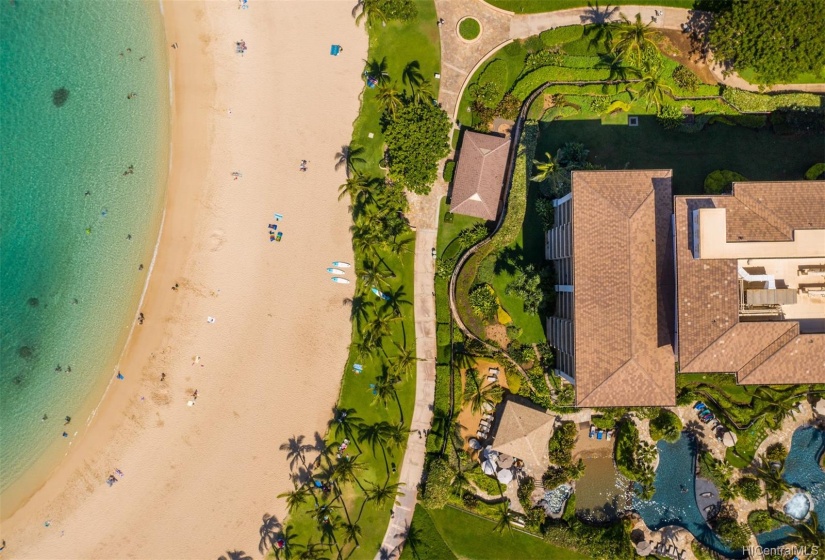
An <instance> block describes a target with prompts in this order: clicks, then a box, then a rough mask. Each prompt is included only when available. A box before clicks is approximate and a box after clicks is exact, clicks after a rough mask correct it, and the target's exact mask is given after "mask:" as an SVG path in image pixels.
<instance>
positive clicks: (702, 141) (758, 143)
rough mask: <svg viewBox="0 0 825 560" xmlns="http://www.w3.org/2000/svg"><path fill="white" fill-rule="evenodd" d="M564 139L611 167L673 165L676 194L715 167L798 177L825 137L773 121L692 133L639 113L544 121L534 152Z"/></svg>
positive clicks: (763, 176)
mask: <svg viewBox="0 0 825 560" xmlns="http://www.w3.org/2000/svg"><path fill="white" fill-rule="evenodd" d="M565 142H582V143H583V144H584V145H585V146H586V147H587V148H588V149H589V150H590V160H591V161H592V162H594V163H598V164H601V165H604V166H606V167H607V168H608V169H625V168H628V169H673V188H674V190H675V192H676V193H677V194H699V193H701V192H702V185H703V182H704V180H705V177H706V176H707V174H708V173H710V172H711V171H714V170H716V169H730V170H732V171H736V172H738V173H741V174H742V175H744V176H745V177H747V178H748V179H751V180H754V181H780V180H800V179H802V178H803V176H804V174H805V171H806V170H807V169H808V167H810V166H811V165H812V164H813V163H815V162H816V161H818V160H819V159H822V146H823V137H822V136H821V135H805V134H798V135H793V136H788V135H782V136H779V135H776V134H774V133H773V132H772V131H771V130H770V128H769V127H765V128H762V129H759V130H752V129H749V128H744V127H740V126H730V125H725V124H718V123H717V124H711V125H708V126H706V127H705V129H704V130H702V131H701V132H697V133H693V134H688V133H684V132H681V131H679V130H665V129H663V128H662V127H661V126H660V125H659V124H658V122H657V121H656V118H655V117H649V116H640V117H639V126H638V127H629V126H603V125H602V124H601V123H600V122H599V121H595V120H577V121H555V122H552V123H544V122H543V123H541V136H540V137H539V145H538V147H537V149H536V152H537V153H544V152H550V153H551V154H555V153H556V150H558V148H559V147H560V146H561V145H562V144H564V143H565Z"/></svg>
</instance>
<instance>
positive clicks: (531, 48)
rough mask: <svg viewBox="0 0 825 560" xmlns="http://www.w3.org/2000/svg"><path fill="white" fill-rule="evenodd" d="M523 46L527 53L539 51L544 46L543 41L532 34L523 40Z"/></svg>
mask: <svg viewBox="0 0 825 560" xmlns="http://www.w3.org/2000/svg"><path fill="white" fill-rule="evenodd" d="M524 48H525V50H526V51H527V52H528V53H535V52H539V51H540V50H541V49H543V48H544V42H543V41H542V40H541V37H539V36H538V35H533V36H532V37H528V38H527V39H525V40H524Z"/></svg>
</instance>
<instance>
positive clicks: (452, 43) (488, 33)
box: [435, 0, 825, 120]
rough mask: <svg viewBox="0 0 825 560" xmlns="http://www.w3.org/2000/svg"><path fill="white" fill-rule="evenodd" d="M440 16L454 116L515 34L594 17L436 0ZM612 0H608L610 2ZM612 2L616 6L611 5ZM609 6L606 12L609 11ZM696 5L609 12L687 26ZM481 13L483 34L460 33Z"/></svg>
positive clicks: (584, 11)
mask: <svg viewBox="0 0 825 560" xmlns="http://www.w3.org/2000/svg"><path fill="white" fill-rule="evenodd" d="M435 6H436V11H437V12H438V17H439V18H442V19H444V24H443V25H442V26H441V89H440V92H439V96H438V98H439V101H440V102H441V105H442V107H443V108H444V110H445V111H447V114H448V115H450V116H451V117H452V118H453V119H454V120H455V119H456V118H457V116H458V115H457V114H456V111H457V110H458V104H459V101H460V100H461V93H462V92H463V91H464V88H465V87H466V86H467V82H468V81H469V79H470V78H471V77H472V75H473V73H474V72H475V71H476V70H477V69H478V68H479V67H480V66H481V65H482V64H484V62H486V61H487V60H488V59H489V58H491V57H492V56H494V55H495V53H496V51H498V50H499V49H500V48H501V47H503V46H504V45H506V44H507V43H510V42H512V41H514V40H516V39H524V38H526V37H530V36H531V35H537V34H539V33H541V32H542V31H545V30H547V29H553V28H556V27H562V26H565V25H582V24H584V23H590V22H591V21H592V20H591V19H590V18H591V16H592V15H593V10H592V9H591V8H573V9H569V10H558V11H555V12H544V13H538V14H515V13H513V12H508V11H505V10H502V9H500V8H496V7H494V6H491V5H490V4H488V3H486V2H484V1H483V0H435ZM606 6H607V5H605V7H606ZM611 8H612V7H611ZM604 9H605V8H604V7H603V8H601V12H602V13H603V12H604ZM691 12H692V10H687V9H684V8H665V7H663V6H658V7H657V6H635V5H619V6H617V7H616V9H615V11H613V12H612V14H611V16H610V18H609V19H610V20H611V21H615V20H618V19H619V14H620V13H623V14H625V15H626V16H627V17H628V18H630V19H633V18H634V17H635V15H636V14H637V13H638V14H641V16H642V21H645V22H650V21H652V22H653V27H657V28H660V29H675V30H679V31H681V30H682V25H683V24H686V23H688V21H690V18H691ZM467 16H470V17H473V18H476V19H477V20H478V21H479V23H481V35H480V36H479V37H478V38H477V39H475V40H473V41H470V42H468V41H466V40H464V39H462V38H461V37H460V36H459V34H458V23H459V21H461V19H462V18H464V17H467ZM711 72H713V75H714V76H715V77H716V79H717V80H718V81H719V82H720V83H723V84H726V85H730V86H732V87H736V88H740V89H745V90H749V91H759V88H758V87H757V86H755V85H753V84H750V83H748V82H746V81H745V80H743V79H742V78H740V77H739V76H738V75H737V74H731V75H729V76H723V75H722V69H721V68H719V67H718V66H712V67H711ZM769 91H807V92H812V93H825V84H778V85H775V86H772V87H771V88H769Z"/></svg>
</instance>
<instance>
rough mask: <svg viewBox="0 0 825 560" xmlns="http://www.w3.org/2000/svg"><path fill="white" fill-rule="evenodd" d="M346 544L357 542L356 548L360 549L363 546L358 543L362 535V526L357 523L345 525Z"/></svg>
mask: <svg viewBox="0 0 825 560" xmlns="http://www.w3.org/2000/svg"><path fill="white" fill-rule="evenodd" d="M343 527H344V542H345V543H351V542H353V541H354V542H355V548H359V547H360V546H361V544H360V543H359V542H358V537H359V536H360V535H361V526H360V525H359V524H358V522H357V521H356V522H355V523H344V525H343Z"/></svg>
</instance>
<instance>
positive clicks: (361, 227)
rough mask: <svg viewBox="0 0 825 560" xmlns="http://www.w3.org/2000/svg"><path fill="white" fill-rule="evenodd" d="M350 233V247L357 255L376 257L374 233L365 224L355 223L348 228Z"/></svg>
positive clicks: (376, 243)
mask: <svg viewBox="0 0 825 560" xmlns="http://www.w3.org/2000/svg"><path fill="white" fill-rule="evenodd" d="M349 229H350V232H352V247H353V249H355V250H356V251H358V252H359V253H361V254H363V255H366V256H368V257H370V256H372V257H378V250H377V248H376V247H377V245H378V240H377V239H376V237H375V232H374V231H373V229H372V228H371V227H370V226H369V224H367V223H363V222H362V223H359V222H357V221H356V222H355V223H354V224H353V225H352V226H350V228H349Z"/></svg>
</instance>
